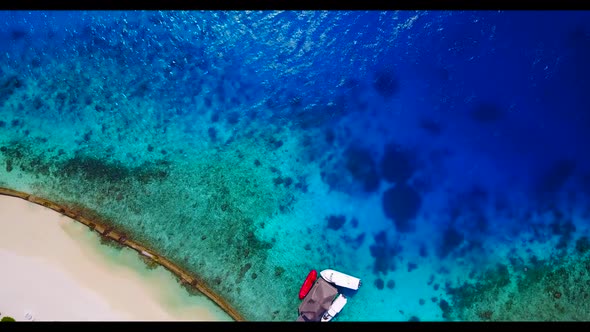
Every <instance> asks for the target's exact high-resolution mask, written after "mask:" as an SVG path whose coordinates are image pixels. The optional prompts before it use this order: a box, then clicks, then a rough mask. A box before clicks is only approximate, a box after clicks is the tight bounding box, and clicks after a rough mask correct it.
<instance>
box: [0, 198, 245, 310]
mask: <svg viewBox="0 0 590 332" xmlns="http://www.w3.org/2000/svg"><path fill="white" fill-rule="evenodd" d="M0 195H4V196H11V197H18V198H21V199H24V200H26V201H29V202H31V203H35V204H39V205H42V206H44V207H46V208H49V209H52V210H54V211H57V212H58V213H60V214H62V215H65V216H67V217H69V218H71V219H73V220H76V221H78V222H79V223H81V224H83V225H85V226H86V227H88V228H90V230H93V231H96V232H97V233H98V234H100V235H101V236H103V237H106V238H109V239H111V240H114V241H116V242H117V243H119V244H121V245H125V246H127V247H129V248H131V249H133V250H135V251H137V252H138V253H139V254H140V255H143V256H144V257H146V258H149V259H151V260H152V261H153V262H154V263H156V264H159V265H161V266H163V267H164V268H165V269H167V270H168V271H170V272H172V273H173V274H174V275H176V276H177V277H178V278H179V280H180V282H181V283H183V284H185V285H186V286H188V287H193V288H195V289H197V290H198V291H199V292H201V293H203V294H204V295H205V296H207V297H208V298H209V299H211V300H212V301H213V302H215V303H216V304H217V305H218V306H219V307H220V308H221V309H222V310H223V311H225V312H226V313H227V314H228V315H230V317H232V318H233V319H234V320H236V321H244V318H243V317H242V315H241V314H240V313H239V312H238V311H237V310H236V309H234V308H233V307H232V306H231V305H230V304H229V303H227V301H225V300H224V299H223V298H222V297H221V296H219V295H218V294H216V293H215V292H213V290H211V288H209V287H208V286H207V285H206V283H205V282H204V281H203V280H201V279H200V278H198V277H196V276H192V275H191V274H190V273H188V272H186V271H184V270H183V269H181V268H180V267H178V266H177V265H175V264H174V263H172V262H171V261H170V260H168V259H166V258H165V257H162V256H160V255H158V254H156V253H155V252H154V251H152V250H150V249H148V248H146V247H144V246H143V245H141V244H139V243H137V242H134V241H132V240H129V239H128V238H127V237H126V236H125V235H123V234H121V233H120V232H117V231H116V230H115V229H113V228H112V227H107V226H105V225H104V224H102V223H101V222H100V221H97V220H90V219H88V218H86V217H85V216H83V215H81V214H80V213H76V212H74V211H72V210H71V209H68V208H66V207H64V206H61V205H59V204H56V203H54V202H51V201H49V200H47V199H44V198H41V197H37V196H34V195H31V194H27V193H25V192H22V191H17V190H13V189H9V188H3V187H0Z"/></svg>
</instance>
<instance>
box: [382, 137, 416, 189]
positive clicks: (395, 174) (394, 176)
mask: <svg viewBox="0 0 590 332" xmlns="http://www.w3.org/2000/svg"><path fill="white" fill-rule="evenodd" d="M380 166H381V175H382V176H383V178H384V179H385V180H387V181H389V182H395V183H401V182H405V181H407V180H408V179H409V178H410V177H411V176H412V174H413V173H414V165H413V161H412V159H411V156H410V154H409V153H408V152H407V151H405V150H403V149H402V148H401V147H400V146H399V145H397V144H395V143H391V144H388V145H387V147H386V148H385V151H384V153H383V158H381V165H380Z"/></svg>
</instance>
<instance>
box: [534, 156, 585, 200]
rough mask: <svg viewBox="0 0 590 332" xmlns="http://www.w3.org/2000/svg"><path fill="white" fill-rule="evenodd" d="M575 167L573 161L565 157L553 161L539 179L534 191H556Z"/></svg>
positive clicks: (547, 192)
mask: <svg viewBox="0 0 590 332" xmlns="http://www.w3.org/2000/svg"><path fill="white" fill-rule="evenodd" d="M575 169H576V162H575V161H572V160H567V159H566V160H559V161H557V162H555V163H554V164H552V165H551V167H550V168H549V169H548V170H547V171H546V172H545V173H544V174H543V175H542V176H541V178H540V179H539V182H538V183H537V188H536V191H537V192H538V193H539V194H554V193H556V192H557V191H558V190H559V189H560V188H561V187H562V186H563V185H564V184H565V182H566V181H567V180H568V179H569V178H570V177H571V176H572V174H573V172H574V170H575Z"/></svg>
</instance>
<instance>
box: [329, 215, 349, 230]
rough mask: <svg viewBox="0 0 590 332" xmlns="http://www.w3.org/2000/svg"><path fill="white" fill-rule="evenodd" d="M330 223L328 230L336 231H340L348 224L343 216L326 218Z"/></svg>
mask: <svg viewBox="0 0 590 332" xmlns="http://www.w3.org/2000/svg"><path fill="white" fill-rule="evenodd" d="M326 220H327V221H328V229H333V230H335V231H337V230H339V229H340V228H341V227H342V226H344V223H345V222H346V217H345V216H343V215H331V216H328V217H326Z"/></svg>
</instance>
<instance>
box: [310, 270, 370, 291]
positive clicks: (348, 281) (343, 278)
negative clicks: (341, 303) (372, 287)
mask: <svg viewBox="0 0 590 332" xmlns="http://www.w3.org/2000/svg"><path fill="white" fill-rule="evenodd" d="M320 275H321V276H322V278H323V279H324V280H326V281H327V282H329V283H332V284H335V285H336V286H340V287H346V288H350V289H354V290H357V289H359V287H360V286H361V279H359V278H355V277H353V276H350V275H348V274H344V273H342V272H338V271H334V270H331V269H327V270H323V271H322V272H320Z"/></svg>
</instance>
